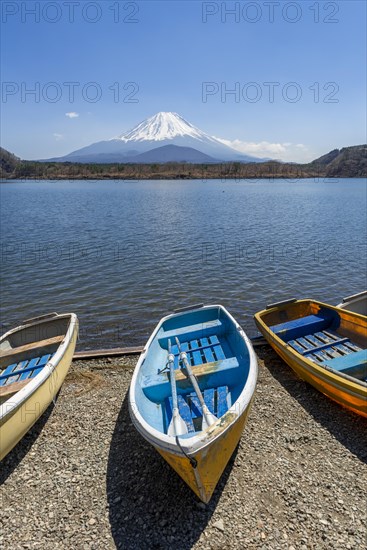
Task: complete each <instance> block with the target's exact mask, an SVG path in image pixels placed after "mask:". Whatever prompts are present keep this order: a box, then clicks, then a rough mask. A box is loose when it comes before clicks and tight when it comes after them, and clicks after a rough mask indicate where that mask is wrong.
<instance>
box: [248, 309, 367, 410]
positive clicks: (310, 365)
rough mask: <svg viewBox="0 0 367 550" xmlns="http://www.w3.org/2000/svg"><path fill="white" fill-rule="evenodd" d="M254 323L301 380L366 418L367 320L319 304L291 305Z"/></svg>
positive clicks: (261, 314) (266, 312)
mask: <svg viewBox="0 0 367 550" xmlns="http://www.w3.org/2000/svg"><path fill="white" fill-rule="evenodd" d="M255 322H256V325H257V327H258V329H259V330H260V332H261V333H262V334H263V336H264V337H265V338H266V340H267V341H268V342H269V344H270V345H271V346H272V347H273V348H274V350H275V351H276V352H277V353H278V354H279V355H280V357H281V358H282V359H283V360H284V361H285V362H286V363H287V364H288V365H289V366H290V367H291V368H292V369H293V370H294V372H295V373H296V374H297V375H298V376H299V377H300V378H301V379H303V380H305V381H306V382H309V383H310V384H312V385H313V386H314V387H315V388H317V389H318V390H319V391H320V392H322V393H323V394H325V395H327V396H328V397H330V398H331V399H333V400H334V401H336V402H337V403H339V404H340V405H343V406H344V407H346V408H347V409H350V410H352V411H353V412H355V413H357V414H359V415H361V416H366V417H367V383H366V382H367V350H366V348H367V332H366V329H367V318H366V317H364V316H363V315H359V314H357V313H353V312H350V311H346V310H343V309H338V308H337V307H334V306H330V305H327V304H324V303H322V302H317V301H315V300H288V301H285V302H279V303H277V304H272V305H270V306H268V308H267V309H265V310H263V311H260V312H259V313H257V314H256V315H255Z"/></svg>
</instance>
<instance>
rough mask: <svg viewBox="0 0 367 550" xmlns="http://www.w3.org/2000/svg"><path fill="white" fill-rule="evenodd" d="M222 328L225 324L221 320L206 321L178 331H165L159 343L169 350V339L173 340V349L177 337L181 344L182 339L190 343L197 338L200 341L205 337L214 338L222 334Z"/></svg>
mask: <svg viewBox="0 0 367 550" xmlns="http://www.w3.org/2000/svg"><path fill="white" fill-rule="evenodd" d="M222 327H223V323H222V322H221V321H220V320H219V319H214V320H213V321H206V322H203V323H198V324H196V325H189V326H186V327H182V328H178V329H177V328H176V329H174V330H168V331H165V332H164V334H163V336H162V337H161V338H160V339H159V343H160V344H161V345H163V347H164V348H165V349H167V341H168V339H171V342H172V347H173V344H174V342H175V337H176V336H177V337H178V339H179V340H180V343H181V341H182V339H183V338H182V337H184V339H185V340H187V341H189V340H194V339H197V338H199V339H200V338H201V337H203V336H206V337H208V336H214V335H216V334H219V333H220V332H221V328H222Z"/></svg>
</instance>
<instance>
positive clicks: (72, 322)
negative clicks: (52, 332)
mask: <svg viewBox="0 0 367 550" xmlns="http://www.w3.org/2000/svg"><path fill="white" fill-rule="evenodd" d="M68 317H69V323H68V327H67V330H66V332H65V335H64V338H63V340H62V342H61V343H60V344H59V346H58V347H57V349H56V351H55V353H54V355H53V357H52V358H51V359H50V360H49V361H48V362H47V363H46V365H45V366H44V367H43V368H42V370H41V372H39V373H38V374H37V375H36V376H35V377H34V378H32V379H31V380H30V382H29V383H28V384H27V385H26V386H24V388H22V389H20V390H19V391H18V392H17V393H15V394H14V395H13V396H12V397H10V398H9V399H7V400H6V401H4V403H2V404H1V405H0V425H1V424H3V423H5V422H6V421H7V419H8V418H9V417H10V416H12V415H13V414H14V413H15V411H16V410H17V409H18V408H19V407H21V406H22V405H23V404H24V403H25V402H26V401H27V399H28V398H29V397H30V396H31V395H32V394H33V393H34V392H35V391H36V390H37V389H38V388H39V387H40V386H42V385H43V384H44V383H45V382H46V381H47V380H48V379H49V378H50V377H51V375H52V374H53V373H54V372H55V371H56V370H57V367H58V365H59V363H60V361H61V359H62V358H63V356H64V355H65V353H66V351H67V349H68V348H69V345H70V343H71V342H72V339H73V338H74V337H77V333H78V332H77V331H78V318H77V316H76V314H75V313H61V314H58V315H57V317H56V316H55V317H53V318H49V319H42V320H40V321H35V322H34V323H25V324H22V325H19V326H18V327H15V328H14V329H11V330H9V331H8V332H6V333H5V334H4V335H3V336H1V338H0V342H1V341H3V340H5V339H6V338H8V336H10V335H11V334H14V333H15V332H18V331H21V330H23V329H25V328H27V329H28V328H29V327H32V326H37V325H41V324H44V323H52V322H53V321H56V320H59V319H63V318H68Z"/></svg>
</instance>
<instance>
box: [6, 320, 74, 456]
mask: <svg viewBox="0 0 367 550" xmlns="http://www.w3.org/2000/svg"><path fill="white" fill-rule="evenodd" d="M77 335H78V322H77V321H75V322H74V323H73V326H72V331H71V333H70V335H69V337H70V338H69V342H68V344H67V347H66V349H65V351H64V352H63V353H62V356H61V358H60V359H59V360H58V362H57V364H56V365H55V367H54V368H53V369H52V371H51V373H50V374H49V376H48V377H47V378H45V380H43V381H42V383H41V384H40V385H39V386H38V387H37V388H36V389H35V390H34V391H32V392H30V394H29V395H28V396H27V398H26V399H24V400H22V401H21V402H20V403H19V405H18V406H15V407H14V404H13V402H10V403H9V404H8V406H7V403H5V404H3V405H2V408H5V414H3V415H2V418H1V419H0V460H2V459H3V458H4V457H5V456H6V455H7V454H8V453H9V452H10V451H11V450H12V449H13V448H14V447H15V445H16V444H17V443H18V442H19V441H20V440H21V439H22V437H23V436H24V435H25V434H26V433H27V432H28V431H29V430H30V428H31V427H32V426H33V425H34V424H35V422H37V420H38V419H39V418H40V417H41V416H42V414H43V413H44V412H45V411H46V409H47V407H48V406H49V405H50V403H51V402H52V401H53V400H54V399H55V397H56V395H57V393H58V391H59V390H60V388H61V386H62V384H63V382H64V379H65V377H66V375H67V372H68V370H69V368H70V365H71V362H72V359H73V355H74V350H75V346H76V341H77ZM7 408H8V412H7Z"/></svg>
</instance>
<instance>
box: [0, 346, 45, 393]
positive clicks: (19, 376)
mask: <svg viewBox="0 0 367 550" xmlns="http://www.w3.org/2000/svg"><path fill="white" fill-rule="evenodd" d="M53 355H54V354H50V353H48V354H46V355H43V356H42V357H34V358H33V359H30V360H25V361H20V362H19V363H12V364H11V365H9V366H7V367H6V368H5V369H4V370H3V371H2V372H1V374H0V386H7V385H9V384H12V383H13V382H21V381H23V380H26V379H27V378H33V377H34V376H36V375H37V374H38V373H39V372H41V370H42V369H43V367H44V366H45V365H47V363H48V361H49V360H50V359H51V357H53Z"/></svg>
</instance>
